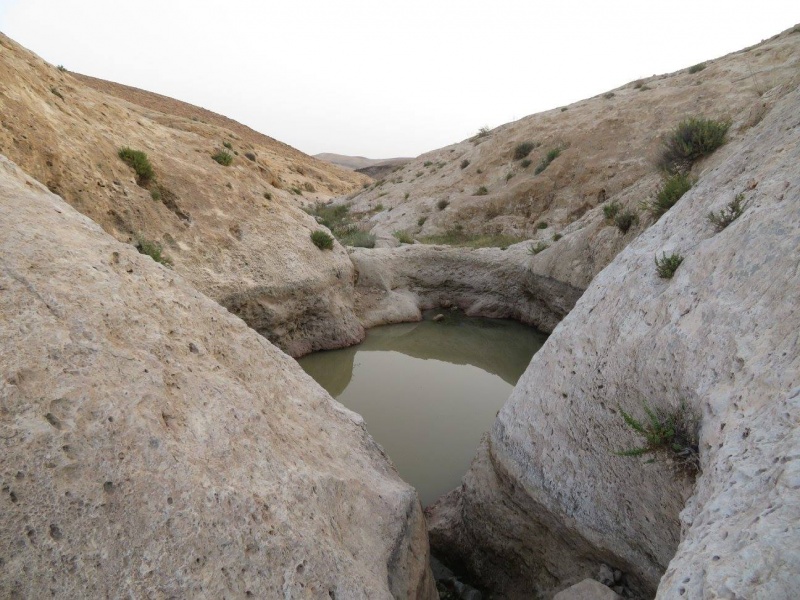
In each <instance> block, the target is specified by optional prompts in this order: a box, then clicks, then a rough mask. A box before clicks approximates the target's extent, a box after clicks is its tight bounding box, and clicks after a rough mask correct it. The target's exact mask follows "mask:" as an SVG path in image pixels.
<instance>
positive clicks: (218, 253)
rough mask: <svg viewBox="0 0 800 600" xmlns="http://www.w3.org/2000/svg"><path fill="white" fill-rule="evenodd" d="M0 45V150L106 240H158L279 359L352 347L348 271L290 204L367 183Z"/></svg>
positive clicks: (219, 120)
mask: <svg viewBox="0 0 800 600" xmlns="http://www.w3.org/2000/svg"><path fill="white" fill-rule="evenodd" d="M0 45H2V52H0V81H2V82H3V85H2V88H0V113H2V115H3V117H2V122H1V123H0V152H1V153H3V154H5V155H6V156H8V157H9V158H10V159H11V160H13V161H14V162H15V163H17V164H18V165H19V166H20V167H22V168H23V169H24V170H25V171H26V172H27V173H29V174H30V175H31V176H33V177H34V178H36V179H37V180H39V181H41V182H42V183H43V184H45V185H46V186H47V187H48V188H49V189H50V190H51V191H53V192H55V193H58V194H59V195H61V196H62V197H63V198H64V199H65V200H66V201H67V202H69V203H70V204H72V205H73V206H74V207H75V208H77V209H78V210H79V211H80V212H82V213H83V214H85V215H87V216H88V217H90V218H91V219H92V220H94V221H95V222H97V223H98V224H100V225H101V226H102V227H103V228H104V229H105V230H106V231H107V232H109V233H110V234H111V235H113V236H114V237H116V238H117V239H119V240H121V241H125V242H129V243H134V244H137V243H138V244H140V245H142V244H147V245H149V246H152V245H154V244H157V245H160V246H161V247H162V248H163V253H164V254H165V255H166V257H167V258H168V259H169V260H170V261H171V262H172V268H173V269H174V270H175V271H176V272H177V273H180V274H181V275H183V276H184V277H186V278H187V279H189V281H191V282H192V284H193V285H194V286H195V287H197V288H198V289H199V290H201V291H202V292H204V293H205V294H207V295H209V296H210V297H211V298H213V299H215V300H217V301H218V302H220V303H222V304H223V305H225V306H227V307H228V308H229V309H231V310H233V311H235V312H237V313H238V314H240V315H241V316H242V317H243V318H245V320H247V321H248V323H250V325H251V326H253V327H254V328H255V329H257V330H258V331H259V332H261V333H263V334H264V335H266V336H267V337H269V338H270V339H271V340H273V341H275V342H277V343H278V344H280V345H281V346H282V347H283V348H284V349H286V350H288V351H289V352H292V353H293V354H302V353H305V352H309V351H311V350H313V349H318V348H324V347H331V346H339V345H343V344H347V343H353V342H355V341H357V340H359V339H360V338H361V336H362V335H363V329H362V328H361V326H360V324H359V323H358V321H357V320H356V318H355V317H354V315H353V314H352V311H351V309H350V308H349V306H350V305H351V304H352V301H351V300H350V299H349V296H350V293H349V292H348V291H347V290H348V289H349V288H350V287H351V286H352V279H353V268H352V265H351V263H350V261H349V260H348V258H347V255H346V253H345V252H344V251H343V250H342V249H341V248H340V247H337V248H336V249H335V250H334V251H333V252H321V251H320V250H319V249H318V248H317V247H316V246H314V245H313V243H312V242H311V240H310V232H311V231H312V230H314V229H316V228H317V227H318V226H317V224H316V223H315V221H314V219H313V218H311V217H309V216H308V215H306V214H305V213H304V212H303V211H302V210H301V209H300V206H301V205H302V204H305V203H308V202H313V201H320V200H325V199H327V198H330V197H331V196H332V195H334V194H340V193H343V192H346V191H348V190H353V189H360V188H361V185H362V183H363V182H365V181H367V179H366V178H365V177H363V176H361V175H358V174H355V173H352V172H350V171H346V170H343V169H340V168H338V167H336V166H333V165H330V164H328V163H324V162H321V161H318V160H316V159H313V158H311V157H309V156H306V155H304V154H302V153H300V152H299V151H297V150H294V149H293V148H290V147H289V146H286V145H285V144H281V143H278V142H276V141H275V140H272V139H271V138H269V137H267V136H263V135H261V134H258V133H256V132H254V131H252V130H250V129H248V128H246V127H244V126H242V125H240V124H238V123H235V122H234V121H231V120H230V119H227V118H225V117H221V116H219V115H214V114H213V113H210V112H208V111H205V110H203V109H199V108H197V107H194V106H191V105H188V104H185V103H182V102H179V101H176V100H171V99H169V98H165V97H163V96H159V95H156V94H151V93H149V92H144V91H141V90H136V89H134V88H129V87H126V86H120V85H118V84H112V83H109V82H101V81H99V80H96V79H92V78H87V77H84V76H73V75H72V74H70V73H68V72H64V71H62V70H59V69H57V68H56V67H54V66H53V65H50V64H48V63H46V62H45V61H43V60H42V59H40V58H39V57H37V56H35V55H34V54H32V53H31V52H29V51H27V50H26V49H24V48H22V47H21V46H19V45H18V44H16V43H15V42H13V41H12V40H10V39H9V38H8V37H5V36H2V37H0ZM124 147H130V148H132V149H133V150H137V151H142V152H144V153H145V154H146V156H147V158H148V159H149V161H150V163H151V164H152V168H153V170H154V171H155V176H154V177H153V178H152V180H151V181H148V182H142V181H137V180H138V179H139V178H138V177H137V176H136V174H135V173H134V171H133V169H132V168H131V167H129V166H128V164H126V163H125V162H123V161H122V160H121V159H120V157H119V155H118V153H119V151H120V149H122V148H124ZM215 155H217V156H218V157H221V158H222V159H225V157H227V158H228V159H231V160H232V162H231V164H230V165H229V166H225V165H223V164H219V163H218V162H215V160H214V159H213V158H212V157H213V156H215ZM311 307H313V308H311ZM287 323H292V324H291V325H290V326H289V325H287Z"/></svg>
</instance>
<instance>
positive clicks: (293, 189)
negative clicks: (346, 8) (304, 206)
mask: <svg viewBox="0 0 800 600" xmlns="http://www.w3.org/2000/svg"><path fill="white" fill-rule="evenodd" d="M289 191H290V192H291V193H293V194H294V195H295V196H302V195H303V190H301V189H300V188H299V187H297V186H296V185H293V186H292V187H290V188H289Z"/></svg>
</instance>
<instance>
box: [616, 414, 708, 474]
mask: <svg viewBox="0 0 800 600" xmlns="http://www.w3.org/2000/svg"><path fill="white" fill-rule="evenodd" d="M643 406H644V412H645V414H646V415H647V419H646V420H641V421H640V420H639V419H637V418H635V417H634V416H633V415H631V414H629V413H627V412H625V411H624V410H622V408H621V407H620V409H619V411H620V413H622V418H623V419H624V421H625V424H626V425H627V426H628V427H629V428H630V429H632V430H633V431H634V432H635V433H636V434H638V435H639V436H640V437H642V438H644V445H643V446H638V447H635V448H629V449H627V450H622V451H620V452H617V453H616V454H617V455H618V456H644V455H645V454H654V453H655V454H661V455H664V456H667V457H668V458H669V460H670V461H672V463H673V464H674V465H675V466H676V467H677V468H678V469H679V470H682V471H684V472H685V473H687V474H689V475H696V474H697V473H699V472H700V443H699V431H698V430H699V419H698V418H697V417H696V415H694V414H692V413H691V412H690V411H689V410H688V409H687V408H686V404H685V403H684V402H682V403H681V406H680V407H679V408H678V409H676V410H672V411H669V412H668V411H663V410H654V409H652V408H651V407H650V406H649V405H648V404H647V403H646V402H645V403H643ZM653 460H655V459H653ZM650 462H652V460H651V461H650Z"/></svg>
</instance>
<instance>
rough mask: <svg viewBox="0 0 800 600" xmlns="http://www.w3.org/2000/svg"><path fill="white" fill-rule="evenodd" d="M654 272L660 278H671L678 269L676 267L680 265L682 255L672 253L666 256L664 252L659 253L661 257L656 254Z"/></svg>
mask: <svg viewBox="0 0 800 600" xmlns="http://www.w3.org/2000/svg"><path fill="white" fill-rule="evenodd" d="M655 260H656V272H657V273H658V276H659V277H661V279H672V276H673V275H674V274H675V271H677V270H678V267H680V266H681V263H682V262H683V257H682V256H681V255H680V254H677V253H672V254H670V255H669V256H667V253H666V252H664V253H663V254H662V255H661V258H658V255H656V259H655Z"/></svg>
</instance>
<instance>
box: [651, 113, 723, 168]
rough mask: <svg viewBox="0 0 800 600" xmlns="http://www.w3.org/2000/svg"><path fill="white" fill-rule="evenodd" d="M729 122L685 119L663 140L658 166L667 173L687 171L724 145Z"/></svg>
mask: <svg viewBox="0 0 800 600" xmlns="http://www.w3.org/2000/svg"><path fill="white" fill-rule="evenodd" d="M730 126H731V124H730V122H729V121H714V120H712V119H696V118H691V119H686V120H684V121H681V122H680V123H679V124H678V126H677V127H676V128H675V129H674V130H673V131H672V132H670V133H669V135H667V137H666V138H665V139H664V149H663V151H662V153H661V160H660V166H661V167H663V168H664V169H665V170H666V171H668V172H669V173H675V172H679V171H688V170H689V169H690V168H691V166H692V164H693V163H694V162H695V161H696V160H697V159H699V158H701V157H703V156H707V155H709V154H711V153H712V152H714V150H716V149H717V148H719V147H720V146H721V145H722V144H724V143H725V136H726V134H727V133H728V129H729V128H730Z"/></svg>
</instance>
